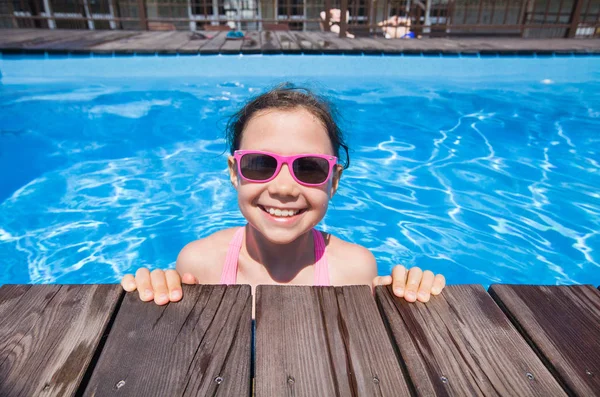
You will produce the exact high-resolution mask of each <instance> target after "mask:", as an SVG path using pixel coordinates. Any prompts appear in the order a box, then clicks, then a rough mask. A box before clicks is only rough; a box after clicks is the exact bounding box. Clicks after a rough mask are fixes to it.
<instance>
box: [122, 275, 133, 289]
mask: <svg viewBox="0 0 600 397" xmlns="http://www.w3.org/2000/svg"><path fill="white" fill-rule="evenodd" d="M121 286H122V287H123V289H124V290H125V291H127V292H133V291H135V290H136V288H137V285H136V284H135V278H134V277H133V274H126V275H124V276H123V279H122V280H121Z"/></svg>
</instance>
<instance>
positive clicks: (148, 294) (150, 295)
mask: <svg viewBox="0 0 600 397" xmlns="http://www.w3.org/2000/svg"><path fill="white" fill-rule="evenodd" d="M144 295H146V298H152V290H150V289H147V290H146V292H144Z"/></svg>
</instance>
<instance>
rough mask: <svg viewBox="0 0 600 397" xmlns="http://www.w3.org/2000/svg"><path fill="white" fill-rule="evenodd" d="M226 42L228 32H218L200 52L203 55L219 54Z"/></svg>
mask: <svg viewBox="0 0 600 397" xmlns="http://www.w3.org/2000/svg"><path fill="white" fill-rule="evenodd" d="M226 40H227V32H225V31H221V32H217V33H216V34H214V35H213V37H212V38H211V39H210V40H209V41H208V42H207V43H206V44H204V45H203V46H202V47H200V50H199V51H200V53H201V54H218V53H219V51H220V50H221V47H222V46H223V44H225V41H226Z"/></svg>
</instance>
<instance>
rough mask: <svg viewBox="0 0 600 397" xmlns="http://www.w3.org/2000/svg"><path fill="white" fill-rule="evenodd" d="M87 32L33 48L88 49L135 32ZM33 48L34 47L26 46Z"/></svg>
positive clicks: (131, 35)
mask: <svg viewBox="0 0 600 397" xmlns="http://www.w3.org/2000/svg"><path fill="white" fill-rule="evenodd" d="M86 32H87V34H85V35H83V36H80V37H77V36H75V37H70V38H69V39H67V40H62V41H57V42H53V43H50V44H48V45H44V44H38V45H37V46H36V47H35V48H38V49H42V48H44V49H46V50H65V51H79V50H81V51H83V50H89V49H90V48H92V47H93V46H95V45H100V44H103V43H108V42H111V41H114V40H122V39H125V38H128V37H133V36H136V35H137V34H138V33H137V32H123V31H114V30H109V31H106V30H105V31H101V30H98V31H86ZM28 48H34V47H28Z"/></svg>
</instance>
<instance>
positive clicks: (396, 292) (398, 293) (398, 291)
mask: <svg viewBox="0 0 600 397" xmlns="http://www.w3.org/2000/svg"><path fill="white" fill-rule="evenodd" d="M394 293H395V294H396V295H402V294H403V293H404V288H400V287H397V288H394Z"/></svg>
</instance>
